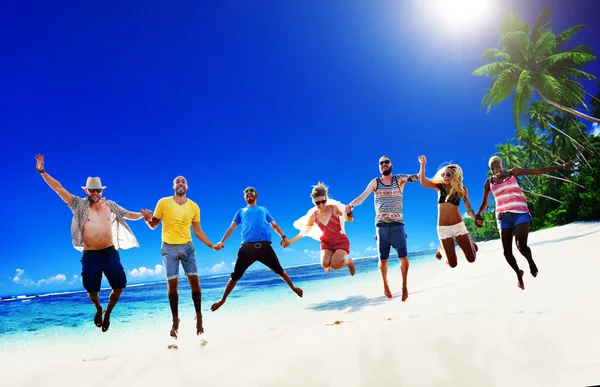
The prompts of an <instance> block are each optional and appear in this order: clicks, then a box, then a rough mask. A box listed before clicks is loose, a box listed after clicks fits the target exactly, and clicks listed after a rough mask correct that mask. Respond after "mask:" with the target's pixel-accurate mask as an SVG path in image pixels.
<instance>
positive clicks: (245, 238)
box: [210, 187, 303, 312]
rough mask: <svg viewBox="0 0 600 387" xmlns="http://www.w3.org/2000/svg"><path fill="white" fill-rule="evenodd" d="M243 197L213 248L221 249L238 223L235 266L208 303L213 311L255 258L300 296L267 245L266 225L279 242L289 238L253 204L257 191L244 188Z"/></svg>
mask: <svg viewBox="0 0 600 387" xmlns="http://www.w3.org/2000/svg"><path fill="white" fill-rule="evenodd" d="M244 199H245V200H246V204H247V206H246V207H244V208H242V209H240V210H238V212H236V213H235V216H234V217H233V222H231V226H229V228H228V229H227V231H225V235H223V239H221V241H220V242H219V243H217V244H216V245H215V250H221V249H222V248H223V247H225V245H224V244H223V243H224V242H225V241H226V240H227V239H229V237H231V235H232V234H233V231H234V230H235V228H236V227H237V226H238V225H241V226H242V245H241V246H240V249H239V250H238V255H237V259H236V260H235V267H234V269H233V273H231V278H230V279H229V281H228V282H227V286H226V287H225V291H224V292H223V297H221V300H220V301H218V302H215V303H214V304H213V305H212V306H211V308H210V309H211V310H212V311H213V312H214V311H216V310H217V309H219V308H220V307H221V305H223V304H224V303H225V300H226V299H227V296H228V295H229V293H231V291H232V290H233V288H234V287H235V284H236V283H237V282H238V281H239V280H240V278H242V276H243V275H244V272H245V271H246V270H247V269H248V268H249V267H250V265H252V264H253V263H254V262H256V261H259V262H261V263H262V264H263V265H265V266H267V267H268V268H269V269H271V270H273V271H274V272H275V273H276V274H277V275H278V276H280V277H281V279H283V280H284V281H285V283H286V284H288V286H289V287H290V289H292V290H293V291H294V293H296V294H297V295H298V296H300V297H302V293H303V292H302V289H300V288H299V287H296V286H294V284H293V283H292V280H291V279H290V277H289V276H288V274H287V273H286V272H285V270H283V268H282V267H281V264H280V263H279V259H278V258H277V254H275V250H273V248H272V247H271V230H270V229H269V226H271V227H273V230H275V232H276V233H277V234H279V236H281V245H282V246H288V245H289V241H288V239H287V237H286V236H285V234H284V233H283V231H281V228H279V226H278V225H277V223H275V220H273V217H272V216H271V214H270V213H269V210H267V209H266V208H264V207H261V206H257V205H256V200H257V199H258V192H256V190H255V189H254V188H252V187H248V188H246V189H245V190H244Z"/></svg>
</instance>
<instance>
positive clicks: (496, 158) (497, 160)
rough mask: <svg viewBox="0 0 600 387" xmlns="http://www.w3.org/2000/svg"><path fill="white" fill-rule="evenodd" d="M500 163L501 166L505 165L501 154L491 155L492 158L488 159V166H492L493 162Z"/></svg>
mask: <svg viewBox="0 0 600 387" xmlns="http://www.w3.org/2000/svg"><path fill="white" fill-rule="evenodd" d="M496 162H497V163H500V166H502V165H503V163H502V159H501V158H500V157H499V156H492V157H490V160H489V161H488V167H490V168H491V167H492V163H496Z"/></svg>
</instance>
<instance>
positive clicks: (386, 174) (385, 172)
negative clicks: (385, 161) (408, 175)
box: [381, 167, 392, 176]
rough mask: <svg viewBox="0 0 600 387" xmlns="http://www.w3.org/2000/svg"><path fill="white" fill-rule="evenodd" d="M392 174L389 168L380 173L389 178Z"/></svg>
mask: <svg viewBox="0 0 600 387" xmlns="http://www.w3.org/2000/svg"><path fill="white" fill-rule="evenodd" d="M391 173H392V167H389V168H388V169H386V170H385V171H383V172H381V174H382V175H383V176H389V175H390V174H391Z"/></svg>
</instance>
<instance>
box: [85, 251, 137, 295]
mask: <svg viewBox="0 0 600 387" xmlns="http://www.w3.org/2000/svg"><path fill="white" fill-rule="evenodd" d="M102 273H104V276H105V277H106V279H107V280H108V283H109V284H110V287H111V288H113V289H123V288H125V286H126V285H127V276H126V275H125V270H124V269H123V265H121V258H120V257H119V252H118V251H117V250H116V249H115V247H114V246H110V247H107V248H105V249H102V250H84V251H83V257H81V279H82V280H83V287H84V288H85V290H87V291H88V293H95V292H97V291H99V290H100V284H101V282H102Z"/></svg>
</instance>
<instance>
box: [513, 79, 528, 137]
mask: <svg viewBox="0 0 600 387" xmlns="http://www.w3.org/2000/svg"><path fill="white" fill-rule="evenodd" d="M530 82H531V73H530V72H529V70H523V71H521V74H520V75H519V79H518V81H517V86H516V90H515V98H514V100H513V115H514V120H515V125H516V127H517V128H519V127H520V126H521V125H520V122H521V115H522V114H523V112H524V111H525V108H526V107H527V104H528V103H529V101H530V100H531V89H530V87H529V84H530Z"/></svg>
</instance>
